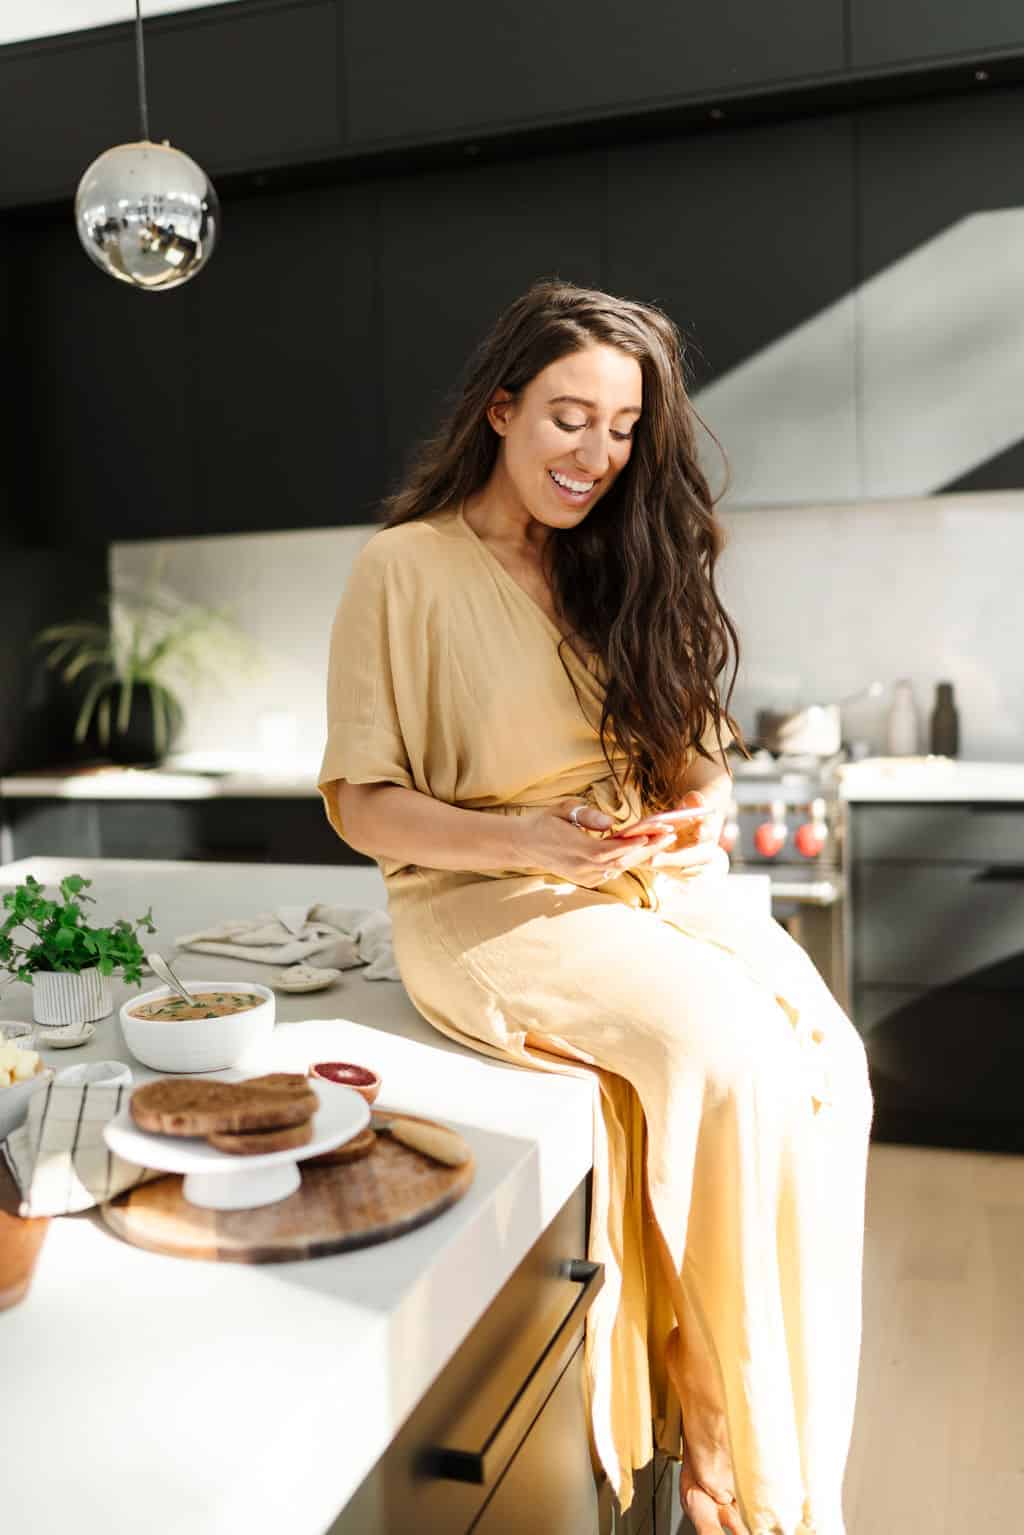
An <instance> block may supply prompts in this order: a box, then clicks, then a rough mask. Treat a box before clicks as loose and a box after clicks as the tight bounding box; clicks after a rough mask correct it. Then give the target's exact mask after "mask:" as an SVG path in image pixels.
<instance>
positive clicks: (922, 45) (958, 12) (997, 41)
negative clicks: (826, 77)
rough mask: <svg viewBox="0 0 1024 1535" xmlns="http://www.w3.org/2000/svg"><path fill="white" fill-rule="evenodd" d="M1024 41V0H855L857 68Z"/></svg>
mask: <svg viewBox="0 0 1024 1535" xmlns="http://www.w3.org/2000/svg"><path fill="white" fill-rule="evenodd" d="M1022 43H1024V6H1022V5H1021V3H1020V0H970V3H969V4H965V3H964V0H895V3H894V0H853V3H852V4H851V5H850V64H851V66H852V68H854V69H878V68H882V67H884V66H885V65H890V64H896V63H903V62H910V61H911V60H921V61H922V62H923V61H924V60H932V59H941V58H957V57H961V56H962V57H965V58H973V57H976V56H977V55H979V54H983V53H986V52H990V51H996V50H998V49H1001V48H1018V47H1020V45H1021V44H1022Z"/></svg>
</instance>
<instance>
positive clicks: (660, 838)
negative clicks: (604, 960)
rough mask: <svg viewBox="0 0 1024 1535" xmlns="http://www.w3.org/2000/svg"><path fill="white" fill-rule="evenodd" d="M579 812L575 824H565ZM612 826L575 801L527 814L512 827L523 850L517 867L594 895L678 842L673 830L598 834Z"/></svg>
mask: <svg viewBox="0 0 1024 1535" xmlns="http://www.w3.org/2000/svg"><path fill="white" fill-rule="evenodd" d="M581 807H582V808H581ZM577 809H578V810H579V814H578V815H577V817H576V821H577V822H578V825H577V824H574V823H573V822H572V821H571V820H570V819H569V817H570V815H571V814H572V812H573V811H574V810H577ZM611 825H612V819H611V817H610V816H607V815H605V814H604V813H603V811H600V810H595V809H594V808H593V807H592V806H590V805H583V804H582V801H581V800H579V799H578V798H571V799H563V800H558V801H557V802H556V803H555V804H554V805H545V806H544V807H543V808H542V809H540V810H526V811H524V812H523V814H522V815H521V816H519V817H518V818H517V819H516V821H515V822H514V826H515V832H516V837H517V840H518V841H519V843H520V846H521V849H522V856H521V861H520V860H517V864H516V866H517V867H518V868H524V869H526V868H528V869H544V870H545V871H546V872H547V873H548V874H554V875H555V876H556V878H558V879H567V880H571V881H572V883H573V884H574V885H582V886H583V887H584V889H586V890H597V889H600V887H601V886H602V885H604V884H606V883H607V882H608V880H610V879H614V878H615V876H616V875H617V874H621V873H623V872H624V871H625V870H626V869H631V868H632V867H633V866H634V864H638V863H647V861H648V860H649V859H650V858H651V856H652V854H654V853H657V852H660V851H662V850H663V849H665V848H669V847H671V846H672V845H673V844H674V842H675V840H676V834H675V831H674V830H673V829H672V828H669V829H668V830H667V831H664V832H657V833H652V834H651V835H649V836H646V837H605V836H599V835H597V833H601V832H605V831H607V830H608V828H609V827H610V826H611Z"/></svg>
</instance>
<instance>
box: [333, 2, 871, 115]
mask: <svg viewBox="0 0 1024 1535" xmlns="http://www.w3.org/2000/svg"><path fill="white" fill-rule="evenodd" d="M343 17H344V21H343V26H344V54H345V59H346V73H347V86H346V94H347V98H348V117H349V135H350V139H351V142H352V143H353V144H354V145H368V144H375V143H394V142H399V143H401V142H405V141H409V140H411V141H421V140H425V139H426V140H429V139H431V138H446V137H451V136H453V135H454V136H458V135H461V134H463V133H472V132H473V131H474V130H476V131H481V132H482V131H485V130H487V129H489V128H495V127H502V126H505V125H509V126H521V125H524V124H533V123H538V122H557V121H561V120H572V119H574V118H580V117H585V116H602V115H604V114H606V113H614V112H617V111H622V110H624V109H628V108H633V107H638V106H643V105H647V104H651V105H654V104H657V103H659V102H664V101H674V100H682V99H685V98H686V97H689V96H700V95H703V94H704V93H706V92H708V91H709V90H735V89H738V88H741V87H743V86H748V85H768V84H771V83H773V82H781V81H786V80H795V79H799V78H802V77H807V76H810V77H815V76H820V75H826V74H831V73H838V72H839V71H841V70H842V68H843V64H844V58H843V5H842V3H841V0H785V3H782V4H775V5H764V4H757V3H752V0H691V3H689V4H686V5H682V4H666V3H665V0H633V3H632V4H630V5H623V4H621V3H619V0H593V3H592V4H590V5H589V6H587V7H586V8H585V9H583V10H580V9H578V8H576V7H572V6H559V5H552V4H550V3H549V0H520V3H518V4H515V5H508V6H500V5H499V6H489V5H481V4H480V3H479V0H449V3H448V4H446V5H443V6H427V5H410V4H409V3H408V0H346V3H345V5H344V9H343Z"/></svg>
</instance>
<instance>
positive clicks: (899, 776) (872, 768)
mask: <svg viewBox="0 0 1024 1535" xmlns="http://www.w3.org/2000/svg"><path fill="white" fill-rule="evenodd" d="M838 777H839V796H840V798H841V799H844V800H847V801H850V802H860V801H873V800H877V801H883V802H884V801H889V802H892V801H903V802H907V803H914V802H916V801H946V802H947V803H948V802H952V801H956V800H963V801H967V800H972V801H979V800H986V801H1000V800H1002V801H1006V802H1007V803H1010V804H1013V803H1018V802H1024V762H963V761H960V760H959V759H957V758H951V757H865V758H863V760H862V761H860V762H848V763H844V764H843V765H842V766H841V767H840V768H839V769H838Z"/></svg>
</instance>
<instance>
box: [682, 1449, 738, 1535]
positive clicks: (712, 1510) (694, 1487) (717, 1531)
mask: <svg viewBox="0 0 1024 1535" xmlns="http://www.w3.org/2000/svg"><path fill="white" fill-rule="evenodd" d="M679 1501H680V1503H681V1504H682V1505H683V1510H684V1512H685V1514H686V1517H687V1518H688V1519H689V1521H690V1523H691V1524H692V1525H693V1528H694V1530H695V1531H696V1535H722V1531H723V1530H727V1531H728V1532H729V1535H750V1532H749V1530H748V1529H747V1527H746V1525H745V1524H744V1522H743V1520H742V1519H741V1518H740V1511H739V1509H738V1508H737V1507H736V1504H735V1503H716V1502H715V1500H714V1498H713V1497H712V1496H711V1494H710V1493H709V1492H705V1491H704V1488H703V1487H702V1486H701V1485H700V1483H699V1482H698V1481H697V1479H696V1477H695V1476H694V1474H693V1472H692V1471H691V1470H690V1464H689V1461H687V1460H685V1459H684V1460H683V1462H682V1465H681V1466H680V1467H679Z"/></svg>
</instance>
